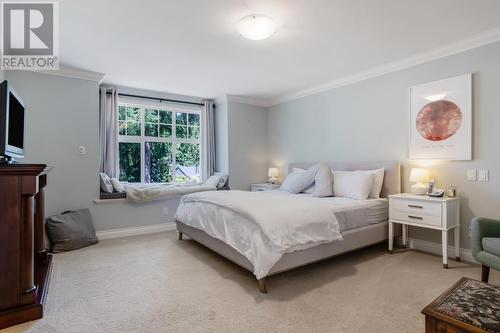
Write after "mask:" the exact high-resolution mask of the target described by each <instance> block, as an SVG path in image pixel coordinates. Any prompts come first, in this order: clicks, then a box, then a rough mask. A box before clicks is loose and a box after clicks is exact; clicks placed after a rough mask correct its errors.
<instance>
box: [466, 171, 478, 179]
mask: <svg viewBox="0 0 500 333" xmlns="http://www.w3.org/2000/svg"><path fill="white" fill-rule="evenodd" d="M467 180H470V181H476V180H477V170H476V169H469V170H467Z"/></svg>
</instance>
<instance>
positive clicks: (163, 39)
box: [59, 0, 500, 104]
mask: <svg viewBox="0 0 500 333" xmlns="http://www.w3.org/2000/svg"><path fill="white" fill-rule="evenodd" d="M59 3H60V8H59V17H60V20H59V21H60V59H61V63H63V64H65V65H69V66H74V67H78V68H82V69H86V70H91V71H97V72H102V73H105V74H106V77H105V79H104V82H105V83H110V84H118V85H122V86H130V87H135V88H141V89H148V90H155V91H162V92H169V93H175V94H184V95H194V96H200V97H216V96H221V95H225V94H230V95H238V96H243V97H247V98H253V99H259V100H262V101H266V103H269V104H272V103H273V101H278V100H280V99H283V98H286V97H287V96H294V94H297V93H298V92H300V91H303V90H306V89H310V88H312V87H316V86H320V85H324V84H326V83H328V82H332V81H334V82H335V81H339V80H340V81H341V80H342V79H343V78H348V77H352V76H353V75H356V74H358V73H363V72H366V71H369V70H370V69H373V68H377V67H380V66H383V65H386V64H390V63H393V62H397V61H400V60H402V59H406V58H409V57H412V56H414V55H416V54H421V53H423V52H428V51H430V50H435V49H439V48H442V47H444V46H446V45H449V44H453V43H457V42H460V41H463V40H467V39H469V38H472V37H474V36H479V35H482V34H485V33H490V34H491V32H492V31H497V30H498V29H499V28H500V20H499V19H498V15H499V13H500V1H498V0H418V1H415V0H293V1H291V0H263V1H242V0H241V1H237V0H182V1H180V0H147V1H137V0H133V1H132V0H78V1H77V0H60V1H59ZM251 13H263V14H267V15H269V16H271V17H273V18H274V19H275V20H276V21H277V22H278V24H279V28H278V31H277V33H276V34H275V35H273V36H271V37H270V38H269V39H266V40H263V41H251V40H247V39H244V38H242V37H241V36H240V35H239V34H238V33H237V31H236V22H237V21H238V20H239V19H240V18H242V17H244V16H246V15H248V14H251ZM498 35H499V36H500V34H498ZM495 36H496V35H495Z"/></svg>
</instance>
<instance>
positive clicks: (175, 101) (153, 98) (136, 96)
mask: <svg viewBox="0 0 500 333" xmlns="http://www.w3.org/2000/svg"><path fill="white" fill-rule="evenodd" d="M106 95H111V92H106ZM118 96H123V97H133V98H141V99H150V100H154V101H160V102H173V103H183V104H190V105H200V106H204V105H205V104H203V103H196V102H188V101H181V100H178V99H169V98H160V97H150V96H141V95H132V94H121V93H118Z"/></svg>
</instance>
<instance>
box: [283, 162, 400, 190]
mask: <svg viewBox="0 0 500 333" xmlns="http://www.w3.org/2000/svg"><path fill="white" fill-rule="evenodd" d="M316 163H317V162H316ZM316 163H290V164H289V165H288V172H291V171H292V168H303V169H307V168H309V167H311V166H312V165H314V164H316ZM327 163H328V164H329V165H330V167H331V168H332V169H333V170H338V171H354V170H372V169H380V168H384V169H385V174H384V183H383V185H382V192H381V193H380V196H381V197H382V198H385V197H387V196H388V195H389V194H397V193H401V165H400V164H399V162H394V161H382V162H327Z"/></svg>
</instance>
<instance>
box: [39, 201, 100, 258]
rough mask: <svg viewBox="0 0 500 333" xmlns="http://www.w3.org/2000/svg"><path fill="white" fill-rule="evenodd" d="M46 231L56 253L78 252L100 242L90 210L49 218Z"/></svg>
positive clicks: (65, 213)
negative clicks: (77, 250)
mask: <svg viewBox="0 0 500 333" xmlns="http://www.w3.org/2000/svg"><path fill="white" fill-rule="evenodd" d="M45 230H46V231H47V236H48V237H49V240H50V243H51V245H52V252H54V253H58V252H65V251H71V250H76V249H79V248H82V247H86V246H90V245H92V244H96V243H97V242H98V240H97V237H96V235H95V229H94V222H92V216H91V215H90V211H89V209H88V208H86V209H81V210H77V211H67V212H64V213H62V214H59V215H54V216H51V217H49V218H47V221H46V223H45Z"/></svg>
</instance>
